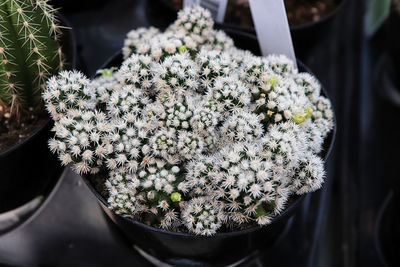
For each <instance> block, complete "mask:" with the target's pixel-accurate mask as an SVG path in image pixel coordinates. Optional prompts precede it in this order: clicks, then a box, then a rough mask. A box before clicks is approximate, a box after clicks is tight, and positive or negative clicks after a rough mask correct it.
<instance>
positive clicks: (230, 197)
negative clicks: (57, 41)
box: [43, 7, 334, 235]
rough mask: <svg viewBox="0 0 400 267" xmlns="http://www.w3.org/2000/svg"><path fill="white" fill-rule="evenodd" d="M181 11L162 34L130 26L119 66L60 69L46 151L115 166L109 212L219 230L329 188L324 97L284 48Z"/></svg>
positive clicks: (89, 167)
mask: <svg viewBox="0 0 400 267" xmlns="http://www.w3.org/2000/svg"><path fill="white" fill-rule="evenodd" d="M212 26H213V21H212V19H211V16H210V13H209V12H208V11H206V10H204V9H202V8H200V7H195V8H192V9H185V10H183V11H181V12H180V13H179V16H178V19H177V21H176V22H175V23H174V24H173V25H172V26H170V27H169V28H168V29H167V31H166V32H164V33H161V32H160V31H158V30H157V29H154V28H149V29H144V28H141V29H137V30H133V31H132V32H130V33H129V34H128V39H127V40H126V43H125V47H124V49H123V51H124V57H125V61H124V62H123V63H122V66H121V68H120V69H119V70H116V71H114V72H113V71H108V70H104V71H103V73H104V75H103V76H101V77H99V78H96V79H95V80H93V81H88V80H87V79H86V78H85V77H83V75H82V74H80V73H77V72H62V73H60V74H59V76H57V77H53V78H52V79H51V80H50V81H49V82H48V85H47V89H46V91H45V93H44V94H43V97H44V99H45V101H46V103H47V107H48V110H49V111H50V113H51V115H52V116H53V118H54V120H55V121H56V124H55V127H54V131H55V137H54V139H52V140H51V141H50V148H51V149H52V150H53V151H55V152H57V153H58V154H59V156H60V160H61V161H62V163H63V164H68V163H72V166H73V168H74V169H75V170H76V171H77V172H78V173H81V174H86V173H91V174H93V173H97V172H99V171H100V173H108V177H107V181H106V183H105V186H106V188H107V189H108V194H107V197H108V203H109V206H110V208H111V209H113V210H114V211H115V212H117V213H119V214H121V215H123V216H129V217H132V218H135V219H137V220H141V221H142V222H145V223H148V224H151V225H154V226H157V227H161V228H164V229H169V230H175V231H185V229H186V231H188V232H190V233H194V234H200V235H213V234H215V233H216V232H218V231H223V230H226V229H228V228H230V229H240V228H243V227H249V226H251V225H254V224H259V225H266V224H268V223H270V222H271V220H272V218H273V217H274V216H276V215H277V214H279V213H280V212H281V211H282V210H283V209H284V208H285V204H286V202H287V200H288V198H289V197H290V195H292V194H304V193H307V192H312V191H315V190H317V189H318V188H320V187H321V184H322V183H323V180H324V166H323V161H322V159H321V158H320V157H319V156H318V153H319V152H320V151H321V149H322V143H323V140H324V138H325V137H326V136H327V135H328V133H329V132H330V131H331V129H332V128H333V123H334V122H333V112H332V110H331V105H330V102H329V100H328V99H326V98H324V97H323V96H321V95H320V84H319V82H318V81H317V80H316V79H315V78H314V77H313V76H312V75H310V74H307V73H298V72H297V70H296V69H295V68H294V64H293V62H291V61H290V60H289V59H288V58H286V57H284V56H276V55H272V56H268V57H266V58H261V57H257V56H254V55H252V54H251V53H250V52H248V51H243V50H240V49H238V48H235V47H234V46H233V42H232V40H231V39H230V38H229V37H227V36H226V35H225V34H224V33H223V32H217V31H215V30H213V28H212Z"/></svg>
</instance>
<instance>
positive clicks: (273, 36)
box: [249, 0, 297, 67]
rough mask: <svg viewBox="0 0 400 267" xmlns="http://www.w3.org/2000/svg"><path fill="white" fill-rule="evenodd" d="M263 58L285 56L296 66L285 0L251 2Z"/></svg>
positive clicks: (256, 0) (253, 0) (250, 0)
mask: <svg viewBox="0 0 400 267" xmlns="http://www.w3.org/2000/svg"><path fill="white" fill-rule="evenodd" d="M249 2H250V10H251V15H252V17H253V22H254V26H255V29H256V33H257V37H258V42H259V44H260V48H261V52H262V54H263V56H267V55H270V54H283V55H286V56H287V57H288V58H290V59H292V60H293V61H294V63H295V66H296V67H297V64H296V56H295V53H294V48H293V43H292V36H291V35H290V28H289V22H288V19H287V16H286V10H285V4H284V3H283V0H267V1H266V0H249Z"/></svg>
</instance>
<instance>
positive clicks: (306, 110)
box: [305, 108, 314, 119]
mask: <svg viewBox="0 0 400 267" xmlns="http://www.w3.org/2000/svg"><path fill="white" fill-rule="evenodd" d="M305 112H306V119H308V118H310V117H311V116H312V114H313V112H314V110H313V109H312V108H306V109H305Z"/></svg>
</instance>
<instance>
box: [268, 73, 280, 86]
mask: <svg viewBox="0 0 400 267" xmlns="http://www.w3.org/2000/svg"><path fill="white" fill-rule="evenodd" d="M268 82H269V83H270V84H271V86H272V87H274V86H275V85H276V83H277V82H278V77H277V76H272V77H271V78H270V79H269V80H268Z"/></svg>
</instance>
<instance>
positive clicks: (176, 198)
mask: <svg viewBox="0 0 400 267" xmlns="http://www.w3.org/2000/svg"><path fill="white" fill-rule="evenodd" d="M170 198H171V200H172V202H179V201H181V200H182V195H181V194H180V193H179V192H174V193H172V194H171V197H170Z"/></svg>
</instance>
